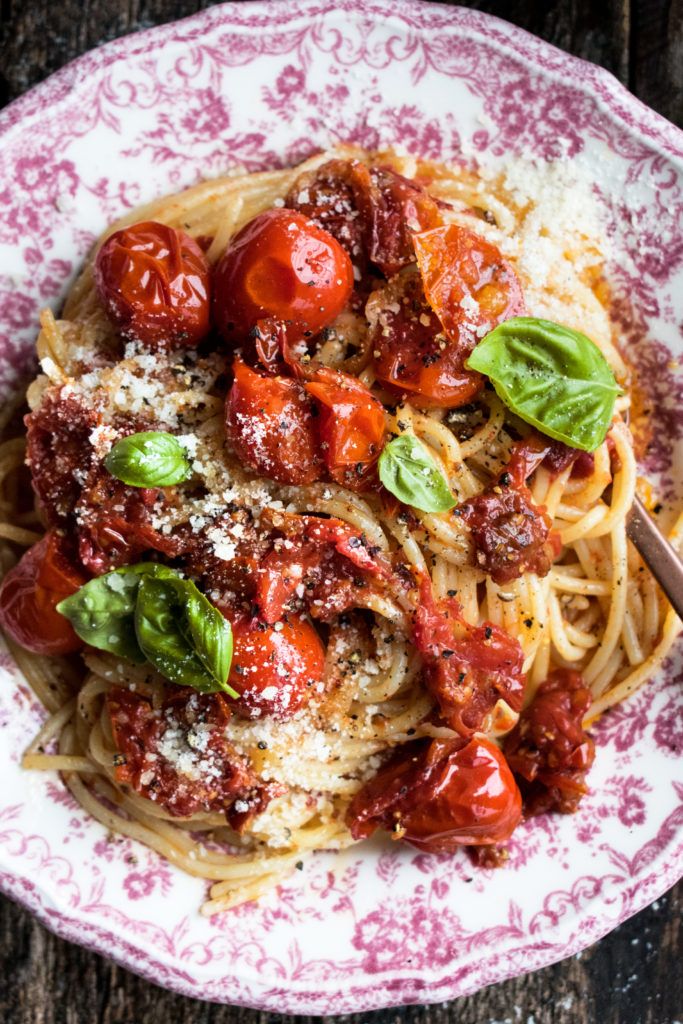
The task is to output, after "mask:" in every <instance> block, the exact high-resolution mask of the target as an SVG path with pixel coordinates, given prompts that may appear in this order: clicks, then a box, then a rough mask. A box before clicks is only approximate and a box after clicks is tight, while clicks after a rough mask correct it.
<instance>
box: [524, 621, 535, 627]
mask: <svg viewBox="0 0 683 1024" xmlns="http://www.w3.org/2000/svg"><path fill="white" fill-rule="evenodd" d="M533 624H534V620H533V619H525V620H524V625H525V626H526V628H527V629H531V627H532V626H533Z"/></svg>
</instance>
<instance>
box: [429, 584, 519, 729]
mask: <svg viewBox="0 0 683 1024" xmlns="http://www.w3.org/2000/svg"><path fill="white" fill-rule="evenodd" d="M413 639H414V642H415V646H416V648H417V650H418V651H419V652H420V653H421V654H422V656H423V659H424V662H425V668H424V680H425V684H426V686H427V688H428V689H429V690H430V691H431V693H433V695H434V697H435V698H436V700H437V701H438V702H439V710H440V712H441V715H442V717H443V718H444V720H445V721H446V722H447V724H448V725H449V726H450V727H451V728H452V729H455V731H456V732H458V733H460V735H461V736H471V735H472V733H474V732H477V731H479V730H482V731H483V730H486V729H488V728H490V725H491V722H490V716H491V714H492V712H493V711H494V709H495V707H496V704H497V703H498V701H499V700H503V701H505V703H506V704H507V705H508V707H509V708H511V709H512V711H513V712H517V711H520V710H521V707H522V701H523V699H524V675H523V672H522V665H523V663H524V655H523V653H522V649H521V647H520V645H519V643H518V642H517V640H515V639H514V637H511V636H510V635H509V634H508V633H506V632H505V630H504V629H501V627H500V626H496V625H494V624H493V623H491V622H484V623H483V625H481V626H471V625H470V624H469V623H468V622H466V621H465V620H464V619H463V617H462V611H461V608H460V605H459V604H458V602H457V601H456V600H455V599H449V600H445V601H440V602H438V603H437V602H435V601H434V597H433V595H432V588H431V584H430V582H429V580H428V579H427V578H426V577H423V578H422V580H421V581H420V602H419V605H418V607H417V611H416V616H415V627H414V636H413Z"/></svg>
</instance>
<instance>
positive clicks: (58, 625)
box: [0, 530, 87, 654]
mask: <svg viewBox="0 0 683 1024" xmlns="http://www.w3.org/2000/svg"><path fill="white" fill-rule="evenodd" d="M86 582H87V576H85V574H84V573H83V571H82V570H81V569H80V568H78V567H77V566H76V564H75V560H74V559H73V557H72V556H71V555H70V554H69V552H68V547H67V544H66V542H65V540H64V538H63V537H62V536H61V535H60V534H59V533H57V532H56V531H55V530H50V531H49V533H46V534H45V536H44V537H43V539H42V540H40V541H38V543H37V544H34V545H33V547H32V548H29V549H28V551H26V552H25V553H24V554H23V555H22V557H21V559H20V560H19V562H18V563H17V564H16V565H15V566H14V567H13V568H12V569H10V570H9V572H8V573H7V575H6V576H5V578H4V579H3V581H2V586H0V625H1V626H2V628H3V629H4V631H5V632H6V633H7V635H8V636H9V637H11V639H12V640H14V641H15V643H18V644H19V645H20V646H21V647H25V648H26V650H27V651H33V652H34V653H35V654H69V653H70V652H71V651H78V650H80V648H81V647H82V646H83V641H82V640H81V639H80V637H78V636H77V635H76V633H74V631H73V629H72V628H71V623H70V622H69V620H68V619H65V618H64V616H63V615H60V614H59V612H58V611H57V605H58V604H59V602H60V601H62V600H64V598H65V597H69V596H70V595H71V594H73V593H75V592H76V591H77V590H78V588H79V587H81V586H82V585H83V584H84V583H86Z"/></svg>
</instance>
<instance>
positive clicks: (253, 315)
mask: <svg viewBox="0 0 683 1024" xmlns="http://www.w3.org/2000/svg"><path fill="white" fill-rule="evenodd" d="M352 289H353V268H352V266H351V261H350V259H349V257H348V255H347V254H346V252H345V251H344V250H343V249H342V247H341V246H340V245H339V243H338V242H337V241H336V239H335V238H333V237H332V235H330V234H328V232H327V231H323V230H322V229H321V228H319V227H318V225H317V224H314V223H313V221H311V220H309V219H308V217H304V216H303V215H302V214H300V213H296V212H293V211H291V210H284V209H277V210H266V211H265V213H261V214H259V216H258V217H255V218H254V220H252V221H250V222H249V223H248V224H247V225H246V227H244V228H242V230H241V231H240V232H239V233H238V234H237V235H236V236H235V238H234V239H233V240H232V242H231V243H230V245H229V246H228V248H227V249H226V251H225V253H224V254H223V256H222V257H221V259H220V261H219V263H218V265H217V267H216V269H215V271H214V318H215V321H216V324H217V326H218V328H219V330H220V332H221V334H222V335H223V337H224V338H225V339H226V341H228V342H230V343H231V344H232V343H238V342H241V341H243V340H244V339H245V338H246V337H247V335H248V334H249V332H250V331H251V330H252V328H254V327H255V325H256V322H257V321H258V320H261V319H263V318H267V317H275V318H276V319H278V320H283V321H285V322H286V323H287V324H288V326H289V329H290V332H291V335H292V337H293V338H294V337H295V336H298V337H299V338H301V337H304V336H306V337H308V336H310V335H312V334H316V333H317V332H318V331H320V330H322V328H323V327H327V326H328V325H329V324H331V323H332V321H333V320H334V319H336V317H337V316H338V315H339V313H341V311H342V309H343V308H344V306H345V305H346V304H347V302H348V300H349V296H350V295H351V291H352Z"/></svg>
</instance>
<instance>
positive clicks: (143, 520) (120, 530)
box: [75, 466, 178, 576]
mask: <svg viewBox="0 0 683 1024" xmlns="http://www.w3.org/2000/svg"><path fill="white" fill-rule="evenodd" d="M167 498H168V496H167V495H166V494H165V493H164V491H163V490H158V489H154V488H149V487H129V486H127V485H126V484H124V483H122V482H121V481H120V480H116V479H115V478H114V477H113V476H112V475H111V474H110V473H108V472H107V471H106V470H105V469H103V468H102V467H101V466H99V467H96V468H95V469H94V470H93V471H91V473H90V474H89V477H88V480H87V482H86V485H85V486H84V488H83V490H82V492H81V495H80V497H79V499H78V502H77V503H76V506H75V512H76V516H77V526H76V535H77V537H78V554H79V557H80V560H81V562H82V563H83V565H85V566H86V567H87V569H88V570H89V571H90V572H92V573H94V574H95V575H96V576H99V575H101V574H102V573H104V572H109V570H110V569H116V568H118V567H119V566H121V565H130V564H131V563H133V562H138V561H140V558H141V557H142V556H143V555H144V554H145V552H147V551H160V552H162V554H164V555H167V556H168V557H169V558H172V557H173V556H175V555H176V554H177V553H178V544H177V540H176V538H175V537H173V536H171V535H168V534H165V533H162V532H161V530H158V529H156V528H155V526H154V525H153V522H152V520H153V516H154V514H155V513H158V512H159V511H160V510H161V509H163V507H164V505H165V504H166V503H167Z"/></svg>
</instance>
